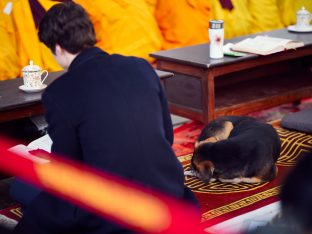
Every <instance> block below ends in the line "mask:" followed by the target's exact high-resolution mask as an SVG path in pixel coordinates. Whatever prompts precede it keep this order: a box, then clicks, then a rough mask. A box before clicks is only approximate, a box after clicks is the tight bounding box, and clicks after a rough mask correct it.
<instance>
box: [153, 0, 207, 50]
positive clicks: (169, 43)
mask: <svg viewBox="0 0 312 234" xmlns="http://www.w3.org/2000/svg"><path fill="white" fill-rule="evenodd" d="M155 17H156V20H157V22H158V26H159V29H160V31H161V33H162V36H163V48H164V49H171V48H177V47H182V46H187V45H193V44H199V43H205V42H208V22H209V20H210V19H211V4H210V1H207V0H170V1H167V0H158V1H157V6H156V10H155Z"/></svg>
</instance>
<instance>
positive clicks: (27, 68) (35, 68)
mask: <svg viewBox="0 0 312 234" xmlns="http://www.w3.org/2000/svg"><path fill="white" fill-rule="evenodd" d="M22 71H23V72H38V71H41V67H39V66H38V65H34V62H33V61H32V60H30V61H29V65H27V66H25V67H23V70H22Z"/></svg>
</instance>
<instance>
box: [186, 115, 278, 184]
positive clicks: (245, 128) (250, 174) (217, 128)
mask: <svg viewBox="0 0 312 234" xmlns="http://www.w3.org/2000/svg"><path fill="white" fill-rule="evenodd" d="M226 121H230V122H231V123H232V124H233V129H232V131H231V133H230V135H229V137H228V139H225V140H220V141H217V142H214V143H211V142H208V143H206V142H204V143H203V144H201V143H200V144H198V145H197V147H195V149H194V153H193V157H192V160H191V167H192V169H193V170H194V171H195V173H196V174H197V176H198V177H199V178H200V179H202V180H203V181H204V182H205V183H207V182H209V181H210V180H212V179H213V178H215V179H219V180H221V181H224V182H232V183H238V182H248V183H257V182H263V181H270V180H272V179H274V178H275V177H276V174H277V170H276V166H275V162H276V161H277V158H278V157H279V154H280V147H281V142H280V139H279V136H278V134H277V132H276V130H275V129H274V128H273V127H272V126H271V125H269V124H266V123H263V122H260V121H257V120H256V119H254V118H251V117H240V116H226V117H221V118H219V119H216V120H214V121H212V122H211V123H209V124H208V125H207V126H206V127H205V128H204V129H203V131H202V132H201V134H200V136H199V137H198V142H201V141H204V140H205V139H207V138H209V137H214V136H215V135H218V134H219V133H220V132H222V131H223V130H224V123H225V122H226ZM239 178H247V179H244V180H240V179H239ZM234 179H236V180H234ZM249 179H250V180H249ZM231 180H233V181H231Z"/></svg>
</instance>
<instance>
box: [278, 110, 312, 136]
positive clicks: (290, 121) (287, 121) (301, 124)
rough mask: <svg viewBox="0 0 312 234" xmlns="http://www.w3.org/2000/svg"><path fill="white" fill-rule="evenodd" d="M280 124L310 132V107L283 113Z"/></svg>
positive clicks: (311, 117) (311, 127) (311, 128)
mask: <svg viewBox="0 0 312 234" xmlns="http://www.w3.org/2000/svg"><path fill="white" fill-rule="evenodd" d="M281 125H282V127H285V128H289V129H293V130H297V131H301V132H306V133H312V108H310V109H306V110H302V111H299V112H296V113H291V114H287V115H285V116H284V117H283V119H282V122H281Z"/></svg>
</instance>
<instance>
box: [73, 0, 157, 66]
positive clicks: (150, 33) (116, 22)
mask: <svg viewBox="0 0 312 234" xmlns="http://www.w3.org/2000/svg"><path fill="white" fill-rule="evenodd" d="M75 2H76V3H78V4H80V5H82V6H83V7H84V8H85V9H86V11H87V12H88V13H89V15H90V18H91V20H92V22H93V24H94V28H95V32H96V35H97V41H98V42H97V46H99V47H100V48H102V49H103V50H105V51H107V52H108V53H118V54H122V55H126V56H129V55H132V56H138V57H141V58H145V59H147V60H149V61H152V58H150V57H149V55H148V54H149V53H151V52H154V51H158V50H160V49H161V48H162V39H161V33H160V31H159V29H158V26H157V23H156V21H155V18H154V16H153V14H152V13H151V12H150V10H149V8H148V6H147V4H146V2H145V0H132V1H126V0H110V1H103V0H92V1H85V0H75Z"/></svg>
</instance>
